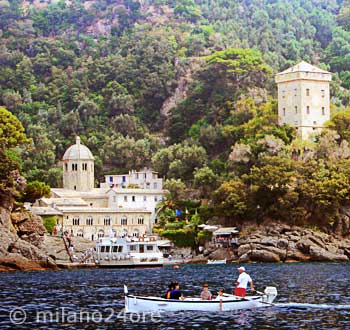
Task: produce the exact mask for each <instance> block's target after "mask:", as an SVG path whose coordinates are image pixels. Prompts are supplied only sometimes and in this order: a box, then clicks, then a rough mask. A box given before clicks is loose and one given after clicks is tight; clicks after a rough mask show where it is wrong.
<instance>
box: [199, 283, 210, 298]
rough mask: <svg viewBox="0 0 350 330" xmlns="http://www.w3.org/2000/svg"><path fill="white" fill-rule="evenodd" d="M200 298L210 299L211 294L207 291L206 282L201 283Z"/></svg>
mask: <svg viewBox="0 0 350 330" xmlns="http://www.w3.org/2000/svg"><path fill="white" fill-rule="evenodd" d="M201 300H212V295H211V292H210V291H209V285H208V284H207V283H205V284H204V285H203V291H202V292H201Z"/></svg>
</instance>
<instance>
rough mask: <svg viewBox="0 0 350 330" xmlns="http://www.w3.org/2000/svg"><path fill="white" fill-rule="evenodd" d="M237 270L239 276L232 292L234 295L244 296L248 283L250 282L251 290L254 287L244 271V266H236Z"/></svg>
mask: <svg viewBox="0 0 350 330" xmlns="http://www.w3.org/2000/svg"><path fill="white" fill-rule="evenodd" d="M237 269H238V271H239V276H238V279H237V282H236V287H235V290H234V292H233V294H234V295H235V296H239V297H245V296H246V291H247V286H248V283H249V284H250V290H251V291H252V292H253V291H255V289H254V283H253V280H252V278H251V277H250V276H249V275H248V274H247V273H246V272H245V268H244V267H243V266H241V267H239V268H237Z"/></svg>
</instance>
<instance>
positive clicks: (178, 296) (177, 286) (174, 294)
mask: <svg viewBox="0 0 350 330" xmlns="http://www.w3.org/2000/svg"><path fill="white" fill-rule="evenodd" d="M174 286H175V288H174V290H172V291H171V292H170V299H176V300H183V299H184V298H183V296H182V292H181V290H180V284H179V283H178V282H175V283H174Z"/></svg>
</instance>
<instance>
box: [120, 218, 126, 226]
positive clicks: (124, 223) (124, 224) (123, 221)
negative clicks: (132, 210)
mask: <svg viewBox="0 0 350 330" xmlns="http://www.w3.org/2000/svg"><path fill="white" fill-rule="evenodd" d="M120 224H121V225H122V226H127V224H128V218H127V217H126V216H124V217H122V218H121V219H120Z"/></svg>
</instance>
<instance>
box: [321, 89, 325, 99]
mask: <svg viewBox="0 0 350 330" xmlns="http://www.w3.org/2000/svg"><path fill="white" fill-rule="evenodd" d="M321 96H322V97H325V96H326V93H325V91H324V89H321Z"/></svg>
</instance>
